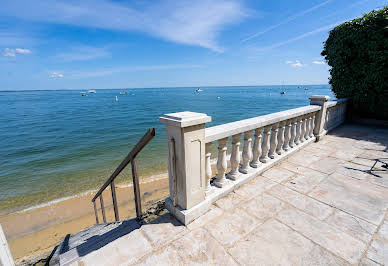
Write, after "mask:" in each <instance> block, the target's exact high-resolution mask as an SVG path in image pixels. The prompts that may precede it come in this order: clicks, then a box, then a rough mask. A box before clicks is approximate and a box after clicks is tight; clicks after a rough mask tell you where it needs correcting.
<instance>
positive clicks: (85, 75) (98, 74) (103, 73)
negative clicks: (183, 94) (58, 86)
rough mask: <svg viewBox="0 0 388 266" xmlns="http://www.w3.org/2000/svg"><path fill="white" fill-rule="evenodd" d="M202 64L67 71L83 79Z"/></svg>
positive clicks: (73, 76)
mask: <svg viewBox="0 0 388 266" xmlns="http://www.w3.org/2000/svg"><path fill="white" fill-rule="evenodd" d="M201 67H203V66H201V65H191V64H170V65H148V66H147V65H146V66H130V67H114V68H107V69H101V70H95V71H72V72H69V73H67V75H66V76H67V77H68V78H70V79H83V78H95V77H103V76H109V75H112V74H116V73H123V72H137V71H164V70H171V69H191V68H201Z"/></svg>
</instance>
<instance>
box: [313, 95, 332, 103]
mask: <svg viewBox="0 0 388 266" xmlns="http://www.w3.org/2000/svg"><path fill="white" fill-rule="evenodd" d="M309 99H310V101H322V102H327V101H328V100H329V99H330V96H327V95H311V96H310V97H309Z"/></svg>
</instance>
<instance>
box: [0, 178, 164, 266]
mask: <svg viewBox="0 0 388 266" xmlns="http://www.w3.org/2000/svg"><path fill="white" fill-rule="evenodd" d="M140 191H141V193H142V204H143V205H142V206H143V210H145V209H147V208H148V207H149V206H150V205H151V203H152V202H153V201H155V200H159V199H162V198H164V197H166V196H167V195H168V177H167V174H165V175H160V176H159V177H158V178H155V179H152V180H150V181H145V182H142V183H141V184H140ZM116 194H117V201H118V206H119V207H118V209H119V215H120V220H123V219H128V218H133V217H135V216H136V213H135V201H134V196H133V187H132V186H120V185H116ZM94 195H95V192H90V193H85V194H82V195H79V196H76V197H73V198H70V199H66V200H63V201H58V202H56V203H52V204H49V205H47V206H42V207H38V208H34V209H29V210H26V211H23V212H17V213H12V214H7V215H3V216H0V224H1V225H2V227H3V229H4V232H5V234H6V238H7V240H8V244H9V247H10V249H11V252H12V256H13V257H14V260H15V262H16V263H22V264H23V261H33V260H34V258H38V257H41V256H42V255H45V254H47V255H49V254H50V252H51V251H52V249H53V248H54V247H55V246H56V245H58V243H59V241H60V240H61V238H63V237H65V236H66V234H72V233H76V232H78V231H80V230H82V229H84V228H87V227H89V226H92V225H94V224H95V223H96V220H95V215H94V209H93V203H92V202H91V199H92V198H93V196H94ZM103 197H104V203H105V210H106V216H107V221H108V222H110V221H114V212H113V206H112V196H111V191H110V189H106V190H105V191H104V193H103ZM96 203H97V206H98V207H100V202H99V200H98V199H97V201H96ZM98 211H99V219H100V222H101V221H102V216H101V211H100V208H98Z"/></svg>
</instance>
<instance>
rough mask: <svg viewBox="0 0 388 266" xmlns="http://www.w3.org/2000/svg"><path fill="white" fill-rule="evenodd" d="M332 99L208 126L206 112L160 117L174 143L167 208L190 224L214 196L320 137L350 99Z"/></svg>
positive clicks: (319, 98)
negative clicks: (212, 147) (212, 148)
mask: <svg viewBox="0 0 388 266" xmlns="http://www.w3.org/2000/svg"><path fill="white" fill-rule="evenodd" d="M328 99H329V97H328V96H321V95H315V96H311V97H310V105H309V106H304V107H299V108H295V109H291V110H286V111H282V112H277V113H273V114H268V115H263V116H258V117H254V118H250V119H245V120H240V121H236V122H232V123H227V124H222V125H218V126H213V127H209V128H206V126H205V124H206V123H207V122H210V121H211V117H209V116H207V115H206V114H202V113H192V112H180V113H173V114H167V115H164V116H162V117H161V118H160V120H161V122H163V123H165V124H166V134H167V141H168V142H169V143H171V142H173V143H174V145H168V147H169V155H170V156H169V158H170V159H169V181H170V197H169V198H167V199H166V207H167V209H168V210H169V211H170V212H171V213H172V214H173V215H174V216H175V217H176V218H177V219H178V220H180V221H181V222H182V223H184V224H188V223H190V222H191V221H193V220H194V219H196V218H197V217H199V216H200V215H202V214H203V213H205V212H206V211H208V210H209V208H210V206H211V204H212V203H213V202H215V201H216V200H218V199H220V198H221V197H223V196H225V195H227V194H228V193H229V192H231V191H233V190H234V189H236V188H237V187H239V186H240V185H242V184H244V183H246V182H248V181H249V180H250V179H252V178H254V177H255V176H257V175H258V174H260V173H261V172H263V171H265V170H266V169H268V168H270V167H271V166H273V165H274V164H276V163H278V162H279V161H281V160H283V159H284V158H286V157H288V156H289V155H291V154H292V153H294V152H296V151H297V150H299V149H301V148H302V147H304V146H305V145H308V144H309V143H310V142H312V141H318V140H319V139H320V138H321V137H323V136H324V135H325V134H326V132H327V131H328V130H331V129H333V128H334V127H336V126H338V125H339V124H341V123H342V122H343V121H344V119H345V110H346V100H339V101H336V102H332V101H330V102H329V101H328ZM228 141H231V149H230V151H229V150H228V145H227V143H228ZM212 144H213V145H217V154H215V155H214V156H213V157H214V158H217V162H216V164H215V171H213V168H212V165H211V157H212V154H211V145H212ZM171 147H173V148H171ZM241 150H242V151H241ZM228 153H230V154H231V155H230V159H229V160H228V157H227V154H228ZM171 158H173V159H171Z"/></svg>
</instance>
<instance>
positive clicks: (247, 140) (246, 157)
mask: <svg viewBox="0 0 388 266" xmlns="http://www.w3.org/2000/svg"><path fill="white" fill-rule="evenodd" d="M251 136H252V131H246V132H244V148H243V153H242V158H243V163H242V165H241V167H240V169H239V171H240V172H241V173H243V174H247V173H248V167H249V162H250V161H251V160H252V156H253V155H252V138H251Z"/></svg>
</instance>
